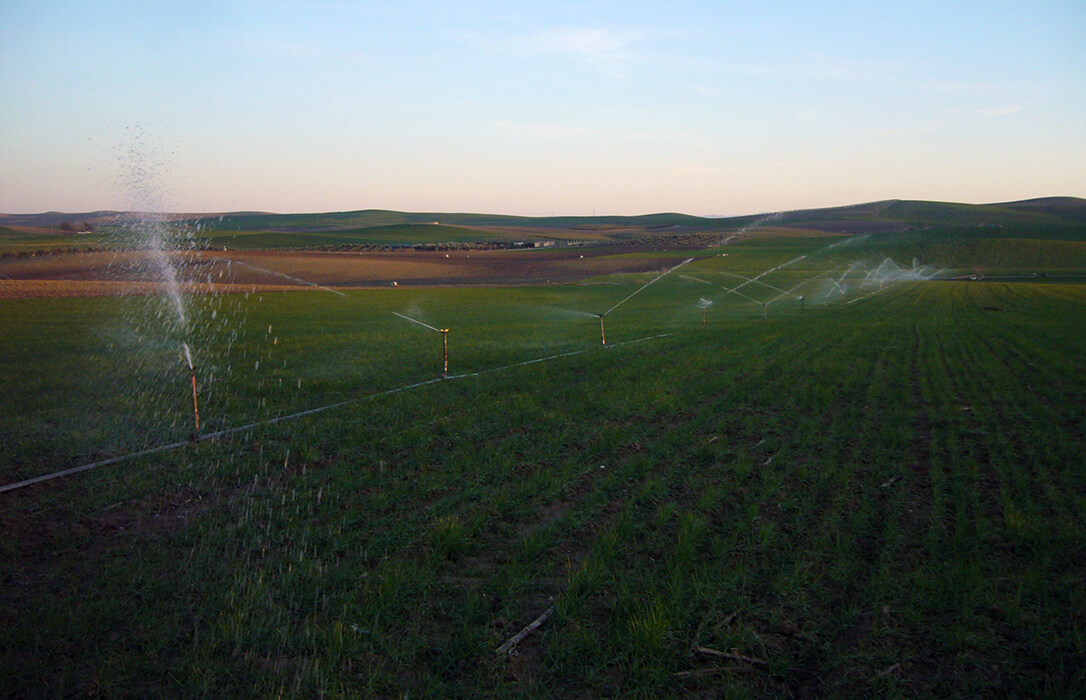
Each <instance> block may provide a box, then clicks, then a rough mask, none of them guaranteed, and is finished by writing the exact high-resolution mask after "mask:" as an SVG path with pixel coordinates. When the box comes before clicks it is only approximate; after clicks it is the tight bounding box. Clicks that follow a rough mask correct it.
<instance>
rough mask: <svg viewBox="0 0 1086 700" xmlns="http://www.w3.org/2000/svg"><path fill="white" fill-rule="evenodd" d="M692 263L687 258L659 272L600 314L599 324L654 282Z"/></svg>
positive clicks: (691, 259)
mask: <svg viewBox="0 0 1086 700" xmlns="http://www.w3.org/2000/svg"><path fill="white" fill-rule="evenodd" d="M693 261H694V258H687V259H686V260H683V261H682V262H681V263H679V264H678V265H676V266H675V267H672V268H669V269H667V270H664V271H663V272H661V273H660V274H659V275H657V276H656V277H654V278H652V279H651V280H650V281H648V282H646V283H645V284H643V285H641V286H640V287H638V288H637V289H635V290H634V292H633V294H631V295H630V296H628V297H626V298H625V299H623V300H622V301H620V302H619V303H617V304H615V305H614V306H612V307H611V308H609V309H607V310H606V311H604V312H603V313H602V314H600V323H603V317H604V316H606V315H607V314H609V313H611V312H612V311H614V310H615V309H617V308H618V307H620V306H622V305H623V304H625V303H626V302H628V301H629V300H630V299H632V298H634V296H636V295H638V294H640V293H641V292H643V291H645V290H646V289H648V288H649V287H651V286H652V285H653V284H655V283H656V282H658V281H660V280H661V279H662V278H663V277H664V276H666V275H668V274H670V273H672V272H674V271H675V270H678V269H679V268H680V267H682V266H683V265H685V264H687V263H688V262H693Z"/></svg>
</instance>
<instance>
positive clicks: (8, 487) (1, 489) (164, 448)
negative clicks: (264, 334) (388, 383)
mask: <svg viewBox="0 0 1086 700" xmlns="http://www.w3.org/2000/svg"><path fill="white" fill-rule="evenodd" d="M397 315H399V314H397ZM408 320H413V319H408ZM439 332H440V331H439ZM669 335H671V333H662V334H660V335H652V336H646V337H644V338H637V339H635V340H627V341H625V342H622V343H615V344H614V345H612V346H611V347H621V346H623V345H636V344H637V343H644V342H648V341H650V340H656V339H658V338H666V337H667V336H669ZM595 349H596V348H594V347H592V348H586V349H584V350H572V351H570V352H562V353H558V354H555V355H548V356H546V357H538V358H535V359H533V360H524V361H522V362H514V363H513V364H510V365H503V366H501V367H492V368H490V369H484V370H480V371H478V372H467V373H465V374H454V375H451V376H448V377H439V378H437V379H427V380H426V381H422V382H415V383H414V384H408V385H407V386H401V387H397V388H395V389H386V390H385V391H379V392H376V393H373V394H367V395H366V396H361V397H359V398H357V399H347V400H345V401H339V402H337V403H332V404H328V405H326V406H318V407H317V408H310V409H307V410H305V411H298V412H297V413H291V414H289V415H285V416H277V417H275V418H269V419H267V420H262V421H256V422H254V423H248V424H246V425H240V426H237V427H236V428H227V429H225V430H220V431H218V432H214V433H208V434H207V435H201V436H200V437H199V438H198V439H196V440H181V441H178V442H171V443H169V444H166V445H156V446H155V447H149V448H147V449H145V450H140V451H139V452H130V453H129V454H126V455H120V456H119V457H111V458H110V459H103V460H100V461H98V462H91V463H89V464H83V465H80V466H78V467H72V468H71V469H64V470H62V471H59V472H53V473H51V474H44V475H42V476H36V477H33V478H31V479H24V480H23V481H16V482H14V483H11V484H4V485H2V486H0V493H5V492H7V491H15V490H16V489H21V488H23V487H24V486H30V485H31V484H38V483H41V482H43V481H50V480H52V479H59V478H60V477H62V476H69V475H71V474H77V473H79V472H85V471H89V470H91V469H96V468H98V467H105V466H108V465H110V464H117V463H118V462H126V461H128V460H131V459H136V458H137V457H145V456H147V455H151V454H157V453H159V452H168V451H170V450H176V449H179V448H181V447H184V446H186V445H191V444H194V443H197V442H206V441H208V440H214V439H215V438H220V437H224V436H227V435H233V434H234V433H240V432H244V431H246V430H251V429H253V428H260V427H263V426H266V425H274V424H275V423H281V422H283V421H288V420H293V419H295V418H301V417H303V416H311V415H313V414H316V413H321V412H323V411H328V410H331V409H333V408H339V407H340V406H346V405H347V404H352V403H361V402H362V401H369V400H372V399H377V398H380V397H382V396H391V395H392V394H399V393H401V392H404V391H410V390H411V389H418V388H419V387H423V386H428V385H430V384H437V383H438V382H446V381H452V380H454V379H464V378H467V377H478V376H482V375H484V374H493V373H494V372H501V371H504V370H508V369H514V368H516V367H524V366H525V365H532V364H538V363H540V362H549V361H551V360H557V359H559V358H562V357H572V356H573V355H583V354H585V353H587V352H592V351H593V350H595Z"/></svg>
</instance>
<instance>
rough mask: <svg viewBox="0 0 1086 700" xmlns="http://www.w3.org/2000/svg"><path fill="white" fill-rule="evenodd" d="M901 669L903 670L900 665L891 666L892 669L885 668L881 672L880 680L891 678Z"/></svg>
mask: <svg viewBox="0 0 1086 700" xmlns="http://www.w3.org/2000/svg"><path fill="white" fill-rule="evenodd" d="M899 668H901V664H900V663H896V664H894V665H893V666H891V667H890V668H884V669H883V670H881V671H879V678H885V677H886V676H889V675H890V674H891V673H893V672H894V671H896V670H898V669H899Z"/></svg>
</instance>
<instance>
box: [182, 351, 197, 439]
mask: <svg viewBox="0 0 1086 700" xmlns="http://www.w3.org/2000/svg"><path fill="white" fill-rule="evenodd" d="M181 347H182V348H184V350H185V362H186V364H188V366H189V374H190V375H192V417H193V420H194V421H195V422H196V431H195V432H194V433H193V434H192V439H193V441H196V440H199V439H200V404H199V402H198V401H197V400H196V367H195V366H194V365H193V364H192V353H191V352H189V345H188V343H181Z"/></svg>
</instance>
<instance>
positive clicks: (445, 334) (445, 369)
mask: <svg viewBox="0 0 1086 700" xmlns="http://www.w3.org/2000/svg"><path fill="white" fill-rule="evenodd" d="M441 346H442V363H441V376H442V377H447V376H449V329H448V328H443V329H442V330H441Z"/></svg>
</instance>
